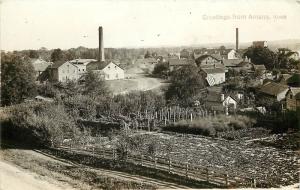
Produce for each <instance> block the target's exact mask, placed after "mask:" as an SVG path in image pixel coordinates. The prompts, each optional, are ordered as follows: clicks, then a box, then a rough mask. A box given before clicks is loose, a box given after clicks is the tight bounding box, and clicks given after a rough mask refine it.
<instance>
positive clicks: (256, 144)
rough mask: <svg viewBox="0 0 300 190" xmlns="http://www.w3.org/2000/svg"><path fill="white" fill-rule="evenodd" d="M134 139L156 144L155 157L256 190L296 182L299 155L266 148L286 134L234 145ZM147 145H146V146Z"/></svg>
mask: <svg viewBox="0 0 300 190" xmlns="http://www.w3.org/2000/svg"><path fill="white" fill-rule="evenodd" d="M134 135H135V136H141V137H142V139H151V141H149V142H156V143H158V148H157V156H160V157H166V158H168V157H170V158H171V160H173V161H177V162H182V163H185V162H187V161H188V162H189V163H191V164H193V165H197V166H201V167H208V168H209V169H212V170H217V171H220V172H223V173H226V172H228V174H229V175H230V176H235V177H240V178H253V179H255V180H256V183H257V186H258V187H279V186H285V185H291V184H294V183H297V180H298V174H297V172H298V171H297V168H298V166H297V161H298V160H299V159H300V156H299V154H297V152H295V151H293V150H291V149H288V148H275V147H273V146H270V145H265V144H270V142H275V141H280V140H282V139H284V138H287V134H283V135H269V134H265V135H264V136H263V137H260V138H249V137H247V138H242V139H239V140H234V141H229V140H225V139H219V138H210V137H203V136H193V135H182V134H175V133H169V134H167V133H156V132H140V133H135V134H134ZM146 141H147V140H146ZM146 141H145V143H146V144H147V143H149V142H146ZM113 144H114V142H113V141H108V140H107V142H106V147H107V148H111V147H112V146H113ZM96 146H97V145H96ZM148 151H149V149H147V148H146V147H145V148H141V149H140V150H139V152H138V153H137V154H143V155H147V154H148Z"/></svg>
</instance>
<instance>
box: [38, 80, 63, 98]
mask: <svg viewBox="0 0 300 190" xmlns="http://www.w3.org/2000/svg"><path fill="white" fill-rule="evenodd" d="M37 92H38V94H39V95H41V96H45V97H49V98H55V97H56V95H57V94H58V93H59V91H58V89H57V88H55V87H54V86H53V84H52V83H49V82H47V83H44V84H40V85H39V86H38V88H37Z"/></svg>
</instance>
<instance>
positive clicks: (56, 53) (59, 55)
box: [51, 48, 66, 62]
mask: <svg viewBox="0 0 300 190" xmlns="http://www.w3.org/2000/svg"><path fill="white" fill-rule="evenodd" d="M65 60H66V58H65V55H64V53H63V51H62V50H61V49H59V48H58V49H54V50H53V52H52V54H51V61H52V62H56V61H65Z"/></svg>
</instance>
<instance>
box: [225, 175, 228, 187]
mask: <svg viewBox="0 0 300 190" xmlns="http://www.w3.org/2000/svg"><path fill="white" fill-rule="evenodd" d="M225 185H226V186H228V173H226V174H225Z"/></svg>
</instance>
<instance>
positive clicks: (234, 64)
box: [223, 59, 243, 67]
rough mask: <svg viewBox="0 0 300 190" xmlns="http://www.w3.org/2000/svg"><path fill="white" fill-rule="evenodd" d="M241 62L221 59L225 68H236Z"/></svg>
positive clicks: (241, 60) (239, 60)
mask: <svg viewBox="0 0 300 190" xmlns="http://www.w3.org/2000/svg"><path fill="white" fill-rule="evenodd" d="M241 62H243V59H223V64H224V65H225V67H237V66H238V64H239V63H241Z"/></svg>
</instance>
